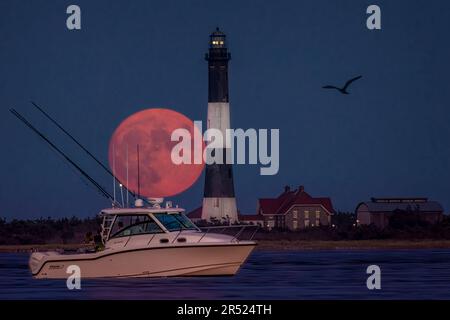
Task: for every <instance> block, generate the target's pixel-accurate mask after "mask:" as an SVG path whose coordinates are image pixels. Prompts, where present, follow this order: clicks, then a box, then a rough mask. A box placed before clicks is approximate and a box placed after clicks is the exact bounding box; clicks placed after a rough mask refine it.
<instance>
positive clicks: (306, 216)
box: [304, 210, 309, 219]
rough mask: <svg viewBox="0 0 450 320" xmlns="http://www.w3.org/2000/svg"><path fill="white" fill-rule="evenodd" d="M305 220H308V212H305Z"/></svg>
mask: <svg viewBox="0 0 450 320" xmlns="http://www.w3.org/2000/svg"><path fill="white" fill-rule="evenodd" d="M304 213H305V219H309V210H305V212H304Z"/></svg>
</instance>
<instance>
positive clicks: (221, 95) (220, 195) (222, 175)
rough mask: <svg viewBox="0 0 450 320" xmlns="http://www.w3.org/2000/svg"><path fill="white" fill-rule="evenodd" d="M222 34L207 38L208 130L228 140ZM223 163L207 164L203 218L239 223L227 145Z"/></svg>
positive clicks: (225, 54)
mask: <svg viewBox="0 0 450 320" xmlns="http://www.w3.org/2000/svg"><path fill="white" fill-rule="evenodd" d="M225 38H226V37H225V34H224V33H223V32H222V31H220V30H219V28H217V29H216V31H214V32H213V33H212V34H211V35H210V41H209V52H208V53H207V54H206V56H205V58H206V60H207V61H208V119H207V121H208V123H207V127H208V129H210V128H214V129H218V130H220V131H221V132H222V136H223V137H224V140H225V142H226V140H227V139H228V137H227V135H226V129H229V128H230V104H229V97H228V61H230V59H231V55H230V53H229V52H228V49H227V45H226V39H225ZM220 151H221V153H222V154H223V159H224V160H223V161H222V163H214V164H209V165H208V164H207V165H206V175H205V190H204V195H203V207H202V219H205V220H207V221H209V220H210V219H211V218H215V219H218V220H221V221H222V222H223V221H224V220H227V221H230V222H235V221H237V220H238V214H237V207H236V198H235V195H234V183H233V168H232V165H231V164H227V163H226V154H227V153H229V152H230V149H229V146H228V144H226V145H225V147H224V148H223V149H222V150H217V149H216V150H214V151H212V152H220Z"/></svg>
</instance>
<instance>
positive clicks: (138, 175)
mask: <svg viewBox="0 0 450 320" xmlns="http://www.w3.org/2000/svg"><path fill="white" fill-rule="evenodd" d="M137 181H138V197H140V196H141V179H140V172H139V144H138V145H137Z"/></svg>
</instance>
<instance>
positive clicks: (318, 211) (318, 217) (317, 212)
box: [316, 210, 320, 226]
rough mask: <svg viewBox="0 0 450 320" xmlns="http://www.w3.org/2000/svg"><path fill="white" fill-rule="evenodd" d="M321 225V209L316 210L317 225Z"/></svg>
mask: <svg viewBox="0 0 450 320" xmlns="http://www.w3.org/2000/svg"><path fill="white" fill-rule="evenodd" d="M319 225H320V210H316V226H319Z"/></svg>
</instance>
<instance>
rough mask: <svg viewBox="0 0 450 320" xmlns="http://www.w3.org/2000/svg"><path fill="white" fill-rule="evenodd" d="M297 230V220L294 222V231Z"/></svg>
mask: <svg viewBox="0 0 450 320" xmlns="http://www.w3.org/2000/svg"><path fill="white" fill-rule="evenodd" d="M297 228H298V225H297V220H294V221H293V222H292V229H294V230H297Z"/></svg>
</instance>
